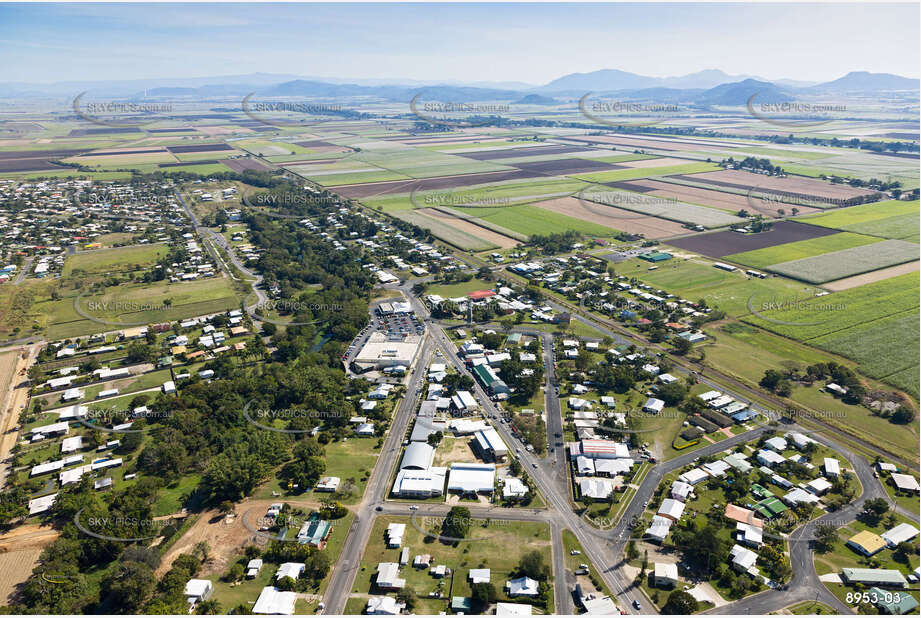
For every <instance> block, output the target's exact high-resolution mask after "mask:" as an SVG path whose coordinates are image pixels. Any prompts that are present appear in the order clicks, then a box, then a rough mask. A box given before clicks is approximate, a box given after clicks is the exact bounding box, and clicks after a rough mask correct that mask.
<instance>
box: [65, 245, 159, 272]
mask: <svg viewBox="0 0 921 618" xmlns="http://www.w3.org/2000/svg"><path fill="white" fill-rule="evenodd" d="M166 252H167V246H166V245H163V244H157V245H137V246H133V247H118V248H115V249H96V250H92V251H81V252H79V253H75V254H73V255H69V256H67V259H66V260H65V261H64V268H63V269H62V270H61V276H63V277H68V276H70V275H71V274H72V273H73V272H74V271H75V270H80V271H83V272H84V273H88V274H102V273H117V272H131V271H135V270H139V269H140V268H143V267H145V266H152V265H154V264H155V263H156V262H157V260H159V259H160V258H161V257H163V256H164V255H166Z"/></svg>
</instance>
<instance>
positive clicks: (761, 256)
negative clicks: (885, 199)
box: [725, 232, 879, 268]
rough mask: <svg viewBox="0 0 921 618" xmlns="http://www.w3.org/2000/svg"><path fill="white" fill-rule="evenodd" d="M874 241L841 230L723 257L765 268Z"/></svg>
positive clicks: (875, 240) (868, 237) (871, 238)
mask: <svg viewBox="0 0 921 618" xmlns="http://www.w3.org/2000/svg"><path fill="white" fill-rule="evenodd" d="M875 242H879V238H874V237H872V236H863V235H861V234H852V233H849V232H842V233H840V234H832V235H831V236H821V237H819V238H810V239H809V240H800V241H798V242H788V243H786V244H783V245H775V246H773V247H766V248H764V249H757V250H755V251H745V252H743V253H734V254H732V255H727V256H725V259H726V260H728V261H730V262H735V263H737V264H745V265H746V266H751V267H753V268H767V267H768V266H771V265H773V264H779V263H781V262H789V261H792V260H799V259H802V258H807V257H813V256H816V255H822V254H824V253H828V252H830V251H840V250H841V249H850V248H851V247H860V246H862V245H869V244H871V243H875Z"/></svg>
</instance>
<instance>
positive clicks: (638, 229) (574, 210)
mask: <svg viewBox="0 0 921 618" xmlns="http://www.w3.org/2000/svg"><path fill="white" fill-rule="evenodd" d="M534 206H539V207H540V208H544V209H546V210H550V211H553V212H556V213H559V214H561V215H567V216H569V217H574V218H576V219H582V220H583V221H588V222H590V223H597V224H598V225H604V226H606V227H609V228H613V229H615V230H620V231H621V232H627V233H628V234H642V235H643V236H645V237H646V238H653V239H659V238H670V237H672V236H677V235H679V234H682V233H687V231H688V230H687V229H685V228H684V227H683V226H682V225H681V224H680V223H677V222H675V221H666V220H665V219H657V218H656V217H649V216H644V215H641V214H638V213H635V212H631V211H629V210H624V209H622V208H615V207H613V206H603V205H601V204H591V208H592V210H590V209H589V208H588V207H587V206H586V205H585V204H583V203H582V201H581V200H579V199H578V198H575V197H563V198H558V199H555V200H547V201H546V202H537V203H536V204H534ZM595 210H597V212H595ZM608 212H610V213H611V214H610V216H605V214H604V213H608Z"/></svg>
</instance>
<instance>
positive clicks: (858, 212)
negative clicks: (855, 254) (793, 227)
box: [800, 200, 919, 239]
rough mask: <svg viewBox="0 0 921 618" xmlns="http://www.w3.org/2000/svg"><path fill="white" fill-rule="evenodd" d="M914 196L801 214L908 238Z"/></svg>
mask: <svg viewBox="0 0 921 618" xmlns="http://www.w3.org/2000/svg"><path fill="white" fill-rule="evenodd" d="M918 215H919V207H918V200H915V201H913V202H902V201H896V200H889V201H886V202H875V203H873V204H861V205H860V206H851V207H850V208H842V209H840V210H835V211H833V212H829V213H825V214H821V215H816V216H806V217H801V218H800V220H801V221H803V222H804V223H809V224H811V225H820V226H822V227H832V228H835V229H839V230H844V231H849V232H857V233H860V234H868V235H871V236H881V237H883V238H903V239H904V238H909V237H912V236H916V235H917V234H918V230H919V226H918Z"/></svg>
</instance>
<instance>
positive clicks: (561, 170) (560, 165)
mask: <svg viewBox="0 0 921 618" xmlns="http://www.w3.org/2000/svg"><path fill="white" fill-rule="evenodd" d="M508 165H511V166H512V167H517V168H518V169H520V170H530V171H534V172H541V173H543V174H552V175H554V176H558V175H561V174H578V173H582V172H608V171H612V170H620V169H624V168H623V166H622V165H614V164H612V163H604V162H602V161H593V160H591V159H553V160H551V161H530V162H528V163H509V164H508Z"/></svg>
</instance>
